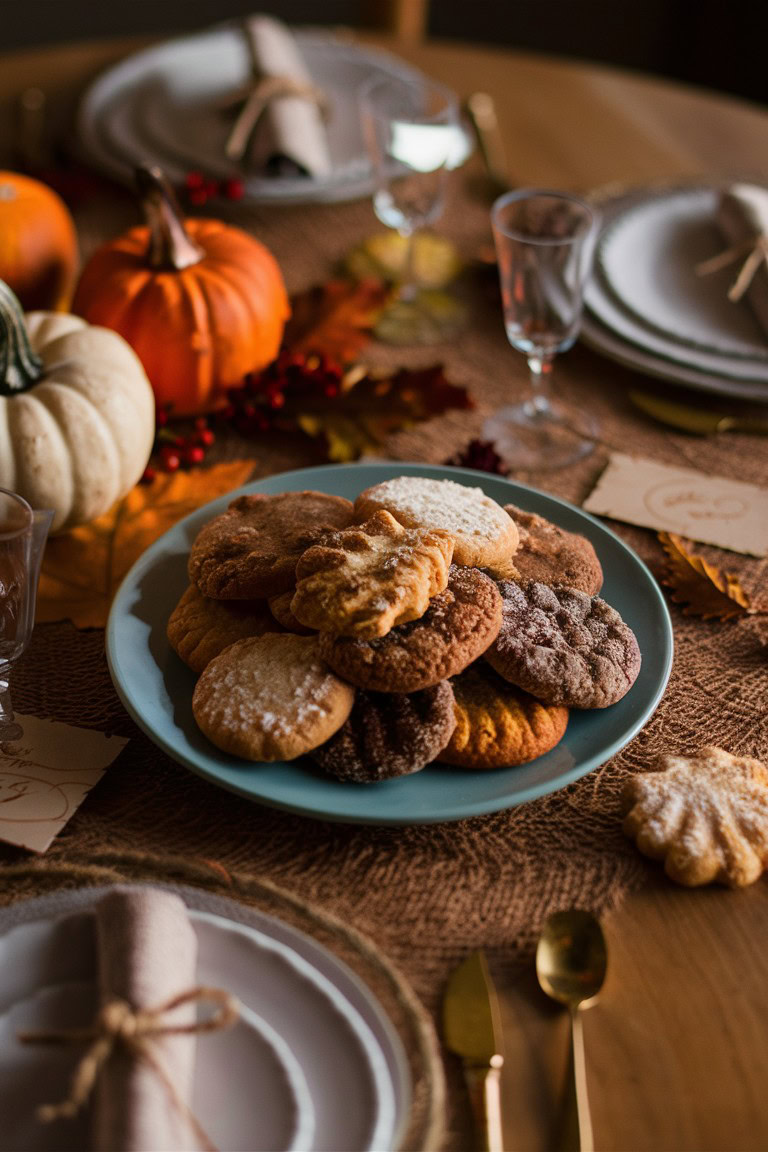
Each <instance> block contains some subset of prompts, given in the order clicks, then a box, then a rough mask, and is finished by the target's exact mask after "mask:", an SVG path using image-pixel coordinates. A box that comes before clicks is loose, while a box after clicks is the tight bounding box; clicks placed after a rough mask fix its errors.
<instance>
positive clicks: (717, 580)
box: [659, 532, 754, 620]
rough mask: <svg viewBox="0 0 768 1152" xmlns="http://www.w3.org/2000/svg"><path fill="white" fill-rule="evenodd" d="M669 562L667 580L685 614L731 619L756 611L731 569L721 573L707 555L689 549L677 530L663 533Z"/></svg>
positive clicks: (705, 618) (660, 535)
mask: <svg viewBox="0 0 768 1152" xmlns="http://www.w3.org/2000/svg"><path fill="white" fill-rule="evenodd" d="M659 540H660V541H661V544H662V546H663V548H664V551H665V552H666V554H667V557H668V560H669V564H668V566H667V571H666V573H665V576H664V580H663V583H664V584H665V585H666V586H667V587H668V588H671V589H672V599H673V600H674V601H675V603H676V604H684V605H685V607H684V608H683V615H684V616H701V617H702V619H704V620H711V619H717V620H731V619H733V617H735V616H748V615H751V614H752V613H753V612H754V609H753V608H752V606H751V604H750V601H749V597H748V596H747V594H746V592H745V591H744V589H743V588H742V587H741V585H740V584H739V581H738V580H737V579H736V577H735V576H734V575H733V574H732V573H731V572H721V571H720V569H719V568H716V567H715V566H714V564H709V563H708V562H707V561H706V560H705V559H704V557H703V556H696V555H695V554H694V553H693V552H689V551H688V549H687V547H686V543H687V542H686V541H684V540H682V539H681V537H680V536H676V535H675V534H674V533H673V532H659Z"/></svg>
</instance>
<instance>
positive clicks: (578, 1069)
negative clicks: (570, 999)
mask: <svg viewBox="0 0 768 1152" xmlns="http://www.w3.org/2000/svg"><path fill="white" fill-rule="evenodd" d="M559 1147H560V1150H561V1152H594V1148H595V1144H594V1137H593V1135H592V1117H591V1115H590V1111H589V1097H588V1095H587V1065H586V1060H585V1056H584V1029H583V1023H582V1018H581V1013H580V1012H579V1009H578V1008H576V1007H574V1008H571V1059H570V1067H569V1069H568V1082H567V1085H566V1097H565V1101H564V1103H563V1115H562V1124H561V1130H560V1141H559Z"/></svg>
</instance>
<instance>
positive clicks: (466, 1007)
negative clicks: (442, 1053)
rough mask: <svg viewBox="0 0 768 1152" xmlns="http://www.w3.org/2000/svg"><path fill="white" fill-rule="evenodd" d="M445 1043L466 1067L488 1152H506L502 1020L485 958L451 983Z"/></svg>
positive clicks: (467, 964) (475, 959) (473, 960)
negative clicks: (504, 1151) (504, 1150)
mask: <svg viewBox="0 0 768 1152" xmlns="http://www.w3.org/2000/svg"><path fill="white" fill-rule="evenodd" d="M443 1039H444V1040H445V1043H446V1046H447V1047H448V1048H450V1050H451V1051H452V1052H455V1053H456V1055H457V1056H461V1058H462V1060H463V1062H464V1077H465V1079H466V1082H467V1088H468V1090H469V1097H470V1102H471V1104H472V1112H473V1114H474V1117H475V1125H476V1128H477V1135H478V1139H479V1140H480V1141H481V1143H480V1145H479V1146H480V1148H481V1149H482V1152H503V1141H502V1131H501V1084H500V1081H501V1066H502V1064H503V1063H504V1057H503V1055H502V1053H501V1047H502V1045H501V1017H500V1014H499V1003H498V1000H497V998H496V989H495V988H494V986H493V981H492V980H491V976H490V973H489V971H488V963H487V961H486V959H485V953H484V952H472V953H471V954H470V955H469V956H468V957H467V958H466V960H465V961H464V962H463V964H460V965H459V967H458V968H457V969H456V970H455V971H454V972H453V973H452V974H451V976H450V979H449V980H448V985H447V987H446V990H445V995H444V997H443Z"/></svg>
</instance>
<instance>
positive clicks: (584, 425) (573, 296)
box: [483, 188, 597, 470]
mask: <svg viewBox="0 0 768 1152" xmlns="http://www.w3.org/2000/svg"><path fill="white" fill-rule="evenodd" d="M491 222H492V224H493V236H494V241H495V244H496V256H497V259H498V265H499V279H500V282H501V295H502V303H503V307H504V327H505V329H506V333H507V339H508V340H509V342H510V344H511V345H512V347H513V348H516V349H518V351H520V352H522V353H523V354H524V355H525V357H526V359H527V361H528V368H529V373H530V383H531V390H530V393H529V395H528V397H527V398H526V399H525V400H524V401H523V402H522V403H520V404H517V405H514V406H511V407H507V408H502V409H500V410H499V411H498V412H496V413H495V414H494V415H493V416H492V417H491V418H490V419H489V420H488V421H487V422H486V424H485V426H484V429H483V434H484V435H485V437H486V438H487V439H489V440H492V441H493V442H494V444H495V445H496V447H497V449H498V451H499V452H500V454H501V455H502V456H503V457H505V459H507V460H508V461H509V463H510V464H511V465H512V466H513V467H515V468H523V469H531V470H535V469H551V468H561V467H563V466H564V465H566V464H570V463H572V462H573V461H575V460H578V459H580V458H581V457H582V456H586V455H587V453H588V452H591V451H592V449H593V447H594V440H593V437H594V436H595V435H596V432H597V424H596V422H595V420H594V418H593V417H592V415H591V414H590V413H588V412H580V411H568V410H567V409H565V408H564V407H563V406H561V405H559V404H558V403H557V402H556V401H553V400H552V398H551V396H550V384H551V379H552V367H553V362H554V358H555V356H557V355H558V354H559V353H560V352H565V351H566V350H567V349H568V348H570V347H571V345H572V344H574V343H575V341H576V338H577V337H578V334H579V329H580V327H581V313H582V305H583V294H584V287H585V284H586V282H587V279H588V277H589V273H590V269H591V264H592V254H593V251H594V244H595V239H596V235H597V221H596V217H595V213H594V211H593V209H592V208H591V207H590V206H589V204H587V203H586V202H585V201H584V200H580V199H579V198H578V197H577V196H570V195H568V194H566V193H563V192H551V191H547V190H542V189H536V188H523V189H519V190H518V191H516V192H510V193H507V195H506V196H502V197H500V199H498V200H497V201H496V203H495V204H494V206H493V209H492V212H491Z"/></svg>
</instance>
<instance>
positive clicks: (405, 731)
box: [312, 680, 456, 784]
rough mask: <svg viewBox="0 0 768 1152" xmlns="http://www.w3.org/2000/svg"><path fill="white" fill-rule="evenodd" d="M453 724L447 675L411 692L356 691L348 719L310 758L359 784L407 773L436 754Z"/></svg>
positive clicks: (334, 773)
mask: <svg viewBox="0 0 768 1152" xmlns="http://www.w3.org/2000/svg"><path fill="white" fill-rule="evenodd" d="M455 726H456V717H455V715H454V711H453V691H452V689H451V686H450V684H449V683H448V682H447V681H445V680H444V681H443V682H442V683H440V684H435V685H433V686H432V687H431V688H425V689H424V691H423V692H412V693H410V695H405V694H403V693H400V692H387V693H381V692H358V693H357V695H356V697H355V703H354V706H353V708H352V711H351V713H350V714H349V718H348V719H347V721H346V722H345V723H344V724H343V725H342V726H341V728H340V729H339V731H338V732H337V733H336V735H335V736H332V737H331V739H330V740H329V741H328V742H327V743H326V744H323V745H322V746H321V747H320V748H316V749H315V751H314V752H313V753H312V758H313V759H314V760H316V761H317V763H318V764H319V765H320V767H321V768H323V769H324V770H325V771H326V772H328V773H329V774H330V775H331V776H335V777H336V778H337V779H338V780H347V781H350V782H352V783H356V784H368V783H372V782H373V781H376V780H391V779H392V778H393V777H395V776H409V775H411V774H412V773H413V772H419V771H420V770H421V769H422V768H424V767H425V766H426V765H427V764H430V763H431V762H432V761H433V760H434V759H436V757H437V756H438V755H439V753H440V752H442V750H443V748H445V746H446V744H447V743H448V741H449V740H450V738H451V733H452V732H453V729H454V728H455Z"/></svg>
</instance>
